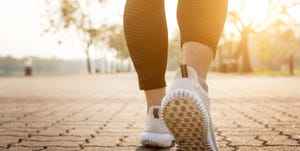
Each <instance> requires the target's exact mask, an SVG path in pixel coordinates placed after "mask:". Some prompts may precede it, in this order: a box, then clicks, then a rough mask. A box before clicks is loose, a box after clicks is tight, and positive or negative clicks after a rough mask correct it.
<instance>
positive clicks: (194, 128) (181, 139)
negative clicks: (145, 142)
mask: <svg viewBox="0 0 300 151" xmlns="http://www.w3.org/2000/svg"><path fill="white" fill-rule="evenodd" d="M162 117H163V120H164V121H165V123H166V125H167V127H168V128H169V130H170V131H171V133H172V134H173V135H174V137H175V142H176V147H175V148H176V149H178V150H184V151H190V150H210V151H217V150H218V146H217V144H216V140H215V136H214V129H213V127H212V121H211V117H210V100H209V98H208V94H207V92H206V91H205V90H204V89H203V88H202V87H201V86H200V84H199V81H198V76H197V73H196V71H195V70H194V69H193V68H191V67H187V66H186V65H182V66H181V70H180V69H179V70H178V71H177V73H176V75H175V78H174V82H173V85H172V86H171V89H170V92H169V93H168V94H167V95H166V96H165V97H164V99H163V102H162Z"/></svg>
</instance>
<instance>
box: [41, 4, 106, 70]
mask: <svg viewBox="0 0 300 151" xmlns="http://www.w3.org/2000/svg"><path fill="white" fill-rule="evenodd" d="M103 1H105V0H56V1H52V0H44V1H42V2H43V3H42V4H41V5H43V8H44V13H43V15H42V17H43V19H44V22H43V26H44V28H45V30H44V32H46V33H55V34H57V33H60V34H69V35H72V36H76V37H77V38H78V39H79V41H80V42H81V44H82V47H83V49H84V51H85V54H86V64H87V70H88V73H92V67H91V62H90V48H91V46H95V45H97V44H99V42H100V40H99V37H101V35H102V32H103V30H102V29H101V28H100V24H99V23H98V22H97V20H96V19H95V17H94V16H93V14H94V15H95V14H98V12H97V11H98V10H99V9H100V8H101V7H100V6H101V3H102V2H103ZM95 7H96V9H95ZM58 43H59V44H61V43H62V40H59V41H58Z"/></svg>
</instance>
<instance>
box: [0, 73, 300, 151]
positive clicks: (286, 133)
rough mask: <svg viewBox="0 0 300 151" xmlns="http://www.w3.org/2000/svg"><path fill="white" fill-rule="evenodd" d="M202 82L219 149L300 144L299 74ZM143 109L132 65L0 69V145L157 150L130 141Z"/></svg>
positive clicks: (92, 150)
mask: <svg viewBox="0 0 300 151" xmlns="http://www.w3.org/2000/svg"><path fill="white" fill-rule="evenodd" d="M173 74H174V73H173V72H169V73H168V74H167V83H168V84H170V82H171V79H172V76H173ZM208 83H209V85H210V95H211V97H212V116H213V121H214V126H215V131H216V135H217V142H218V145H219V148H220V150H221V151H227V150H228V151H234V150H238V151H250V150H270V151H273V150H289V151H296V150H300V77H268V76H260V77H254V76H239V75H219V74H211V75H210V76H209V81H208ZM145 109H146V104H145V101H144V98H143V94H142V93H141V92H139V91H138V89H137V83H136V76H135V74H133V73H129V74H116V75H92V76H50V77H31V78H25V77H22V78H20V77H0V150H11V151H15V150H19V151H27V150H30V151H31V150H49V151H52V150H53V151H56V150H58V151H60V150H86V151H96V150H101V151H114V150H115V151H119V150H121V151H122V150H126V151H127V150H132V151H150V150H159V149H155V148H144V147H141V146H140V144H139V142H138V136H139V134H140V133H141V132H142V131H143V127H144V122H145V121H144V115H145ZM160 150H164V151H168V150H172V148H168V149H160Z"/></svg>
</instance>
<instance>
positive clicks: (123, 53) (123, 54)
mask: <svg viewBox="0 0 300 151" xmlns="http://www.w3.org/2000/svg"><path fill="white" fill-rule="evenodd" d="M102 30H103V31H105V32H104V36H102V37H101V39H102V40H103V41H104V42H105V43H106V44H107V46H108V47H109V48H113V49H115V50H117V52H118V56H117V57H118V58H120V59H121V60H123V59H126V58H128V57H129V51H128V48H127V44H126V40H125V35H124V30H123V26H122V25H119V24H114V25H109V26H108V25H104V26H102Z"/></svg>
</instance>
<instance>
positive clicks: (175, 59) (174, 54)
mask: <svg viewBox="0 0 300 151" xmlns="http://www.w3.org/2000/svg"><path fill="white" fill-rule="evenodd" d="M181 54H182V51H181V46H180V33H179V31H175V32H174V34H173V36H172V38H171V39H170V40H169V48H168V67H167V69H168V70H175V69H177V68H178V65H179V64H180V61H181V56H182V55H181Z"/></svg>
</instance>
